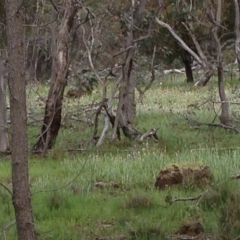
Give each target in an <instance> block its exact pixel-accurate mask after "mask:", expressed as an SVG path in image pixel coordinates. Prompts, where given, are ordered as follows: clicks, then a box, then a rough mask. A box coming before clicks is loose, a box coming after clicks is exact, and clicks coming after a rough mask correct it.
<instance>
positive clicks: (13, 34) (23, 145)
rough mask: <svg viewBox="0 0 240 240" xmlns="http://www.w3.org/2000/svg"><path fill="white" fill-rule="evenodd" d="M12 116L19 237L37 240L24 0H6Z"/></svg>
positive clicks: (13, 161) (13, 197) (23, 239)
mask: <svg viewBox="0 0 240 240" xmlns="http://www.w3.org/2000/svg"><path fill="white" fill-rule="evenodd" d="M5 9H6V24H7V28H6V29H7V50H8V73H9V79H8V80H9V92H10V118H11V153H12V188H13V196H12V202H13V206H14V210H15V216H16V224H17V233H18V239H19V240H26V239H28V240H35V239H36V234H35V231H34V221H33V215H32V206H31V198H30V186H29V177H28V155H27V154H28V143H27V142H28V139H27V114H26V79H25V71H24V70H25V69H24V64H23V63H24V60H25V59H24V30H23V12H22V9H23V8H22V0H12V1H8V0H6V1H5Z"/></svg>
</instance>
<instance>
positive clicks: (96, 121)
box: [92, 98, 108, 139]
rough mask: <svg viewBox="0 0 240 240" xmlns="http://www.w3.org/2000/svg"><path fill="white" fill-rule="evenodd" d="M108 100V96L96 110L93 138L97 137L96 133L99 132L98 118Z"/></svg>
mask: <svg viewBox="0 0 240 240" xmlns="http://www.w3.org/2000/svg"><path fill="white" fill-rule="evenodd" d="M107 101H108V99H107V98H105V99H103V101H102V102H101V103H100V105H99V107H98V109H97V111H96V114H95V119H94V131H93V136H92V139H94V138H96V135H97V132H98V118H99V115H100V113H101V111H102V108H103V107H104V106H105V104H106V102H107Z"/></svg>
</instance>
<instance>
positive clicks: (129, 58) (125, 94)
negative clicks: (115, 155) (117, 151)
mask: <svg viewBox="0 0 240 240" xmlns="http://www.w3.org/2000/svg"><path fill="white" fill-rule="evenodd" d="M145 5H146V0H140V1H139V2H138V5H137V6H135V1H134V0H132V6H131V16H130V19H129V20H127V22H126V29H127V34H126V44H125V49H127V51H126V55H125V62H124V64H123V66H122V76H123V77H122V87H121V88H120V93H119V103H118V111H117V115H116V119H115V124H114V125H115V127H114V129H115V130H116V129H117V126H118V124H119V125H120V127H121V128H122V127H124V126H126V127H127V125H128V124H129V123H130V122H132V121H133V120H134V119H135V117H136V102H135V86H136V84H135V79H134V76H133V59H134V55H135V47H134V45H135V44H136V42H135V40H134V36H135V35H136V31H135V29H136V26H139V24H140V22H141V18H142V13H143V12H144V10H145ZM115 137H116V131H113V138H115Z"/></svg>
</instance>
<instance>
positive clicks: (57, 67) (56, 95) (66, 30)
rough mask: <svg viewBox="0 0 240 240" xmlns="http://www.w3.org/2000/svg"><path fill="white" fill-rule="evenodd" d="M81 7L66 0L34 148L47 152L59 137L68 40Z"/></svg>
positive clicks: (74, 1) (74, 2)
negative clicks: (41, 119) (48, 88)
mask: <svg viewBox="0 0 240 240" xmlns="http://www.w3.org/2000/svg"><path fill="white" fill-rule="evenodd" d="M78 8H79V4H77V2H76V0H67V1H66V10H65V13H64V17H63V20H62V23H61V25H60V27H59V35H58V38H57V39H58V40H57V46H56V53H55V54H54V59H53V65H52V66H53V68H52V78H51V83H50V90H49V94H48V99H47V101H46V106H45V116H44V120H43V126H42V129H41V133H40V135H39V138H38V141H37V143H36V144H35V146H34V150H35V151H37V152H42V153H43V154H45V153H46V152H47V150H48V149H50V148H52V146H53V144H54V143H55V140H56V138H57V135H58V132H59V129H60V125H61V115H62V100H63V93H64V89H65V87H66V85H67V74H68V66H69V62H68V42H69V34H70V31H71V29H72V25H73V22H74V17H75V15H76V13H77V10H78Z"/></svg>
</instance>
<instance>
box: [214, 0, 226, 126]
mask: <svg viewBox="0 0 240 240" xmlns="http://www.w3.org/2000/svg"><path fill="white" fill-rule="evenodd" d="M221 11H222V2H221V0H218V1H217V13H216V24H215V26H214V27H213V38H214V41H215V44H216V50H217V70H218V91H219V97H220V100H221V115H220V116H219V119H220V122H221V123H222V124H224V125H228V123H229V104H228V99H227V96H226V93H225V88H224V82H223V57H222V49H221V43H220V40H219V37H218V35H217V33H218V28H219V26H220V25H221Z"/></svg>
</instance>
